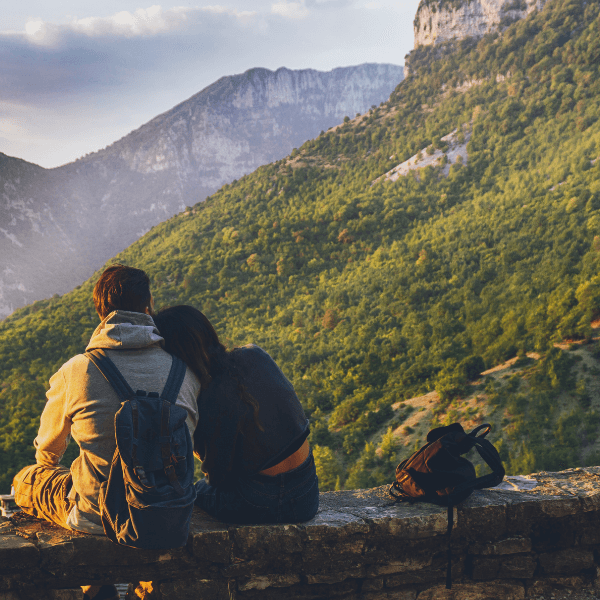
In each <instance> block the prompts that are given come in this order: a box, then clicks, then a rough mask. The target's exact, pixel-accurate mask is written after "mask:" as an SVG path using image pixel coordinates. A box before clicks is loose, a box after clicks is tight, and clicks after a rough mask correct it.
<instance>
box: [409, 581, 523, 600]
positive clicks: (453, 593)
mask: <svg viewBox="0 0 600 600" xmlns="http://www.w3.org/2000/svg"><path fill="white" fill-rule="evenodd" d="M522 598H525V587H524V586H523V584H521V583H520V582H518V581H514V582H508V581H486V582H482V583H458V584H453V585H452V589H451V590H447V589H446V588H445V586H436V587H433V588H431V589H429V590H425V591H423V592H421V593H420V594H419V595H418V596H417V600H521V599H522Z"/></svg>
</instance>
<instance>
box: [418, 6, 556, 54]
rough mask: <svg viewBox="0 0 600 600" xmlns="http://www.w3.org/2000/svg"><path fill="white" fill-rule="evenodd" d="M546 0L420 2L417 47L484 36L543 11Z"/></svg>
mask: <svg viewBox="0 0 600 600" xmlns="http://www.w3.org/2000/svg"><path fill="white" fill-rule="evenodd" d="M546 1H547V0H421V3H420V4H419V8H418V9H417V15H416V16H415V20H414V28H415V47H417V46H428V45H432V44H439V43H441V42H447V41H449V40H451V39H453V38H454V39H463V38H466V37H481V36H483V35H485V34H486V33H490V32H492V31H496V30H497V29H498V28H502V27H503V26H505V25H508V24H510V23H512V22H514V21H517V20H519V19H522V18H523V17H526V16H527V15H528V14H530V13H531V12H533V11H534V10H536V9H537V10H541V9H542V8H543V7H544V4H545V3H546Z"/></svg>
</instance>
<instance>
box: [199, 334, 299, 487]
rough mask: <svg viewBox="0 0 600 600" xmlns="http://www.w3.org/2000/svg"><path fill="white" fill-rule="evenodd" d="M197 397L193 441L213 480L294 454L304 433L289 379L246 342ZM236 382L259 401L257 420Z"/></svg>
mask: <svg viewBox="0 0 600 600" xmlns="http://www.w3.org/2000/svg"><path fill="white" fill-rule="evenodd" d="M226 362H227V363H229V366H228V367H227V366H225V367H224V368H223V367H222V368H220V369H219V370H218V371H217V372H213V380H212V381H211V383H210V384H209V385H208V386H207V387H206V388H204V389H203V390H202V392H201V394H200V397H199V399H198V410H199V413H200V422H199V424H198V427H197V429H196V435H195V446H196V449H197V451H198V452H199V453H200V455H201V456H202V458H203V464H202V468H203V471H204V472H205V473H207V475H208V477H209V481H210V483H211V485H220V484H223V483H225V482H226V480H227V479H229V478H230V477H232V476H233V477H238V476H239V475H240V474H253V473H258V472H259V471H262V470H264V469H267V468H269V467H272V466H273V465H276V464H277V463H279V462H280V461H282V460H283V459H285V458H287V457H288V456H290V455H291V454H293V453H294V452H295V451H296V450H298V448H300V446H302V444H303V442H304V440H305V439H306V437H307V436H308V433H309V428H308V420H307V418H306V416H305V414H304V410H303V409H302V406H301V404H300V401H299V400H298V396H297V395H296V392H295V391H294V387H293V386H292V384H291V383H290V381H289V380H288V379H287V378H286V377H285V375H284V374H283V373H282V371H281V369H280V368H279V367H278V366H277V364H276V363H275V361H274V360H273V359H272V358H271V357H270V356H269V354H268V353H267V352H265V351H264V350H263V349H262V348H259V347H258V346H256V345H254V344H249V345H248V346H244V347H242V348H236V349H234V350H233V351H231V352H229V353H228V354H227V356H226ZM240 384H241V385H243V386H244V387H245V389H246V391H247V392H248V393H249V394H250V395H251V396H252V397H253V398H254V400H255V401H256V402H257V403H258V407H259V409H258V414H257V417H258V419H257V420H258V423H259V424H260V426H261V428H260V429H259V427H258V426H257V424H256V422H255V419H254V414H253V410H252V408H251V407H250V406H249V405H248V404H247V403H245V402H243V400H242V398H241V394H240V387H239V386H240Z"/></svg>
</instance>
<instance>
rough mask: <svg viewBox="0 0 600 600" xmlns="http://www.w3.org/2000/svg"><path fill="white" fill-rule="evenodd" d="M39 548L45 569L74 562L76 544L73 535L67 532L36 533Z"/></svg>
mask: <svg viewBox="0 0 600 600" xmlns="http://www.w3.org/2000/svg"><path fill="white" fill-rule="evenodd" d="M36 537H37V540H38V544H37V546H38V548H39V550H40V555H41V559H42V562H41V564H42V566H43V567H44V568H45V569H49V568H55V567H57V566H60V565H66V564H69V563H72V562H74V557H75V545H74V544H73V542H72V541H71V537H70V536H69V535H66V531H65V534H57V533H53V532H44V531H39V532H37V534H36Z"/></svg>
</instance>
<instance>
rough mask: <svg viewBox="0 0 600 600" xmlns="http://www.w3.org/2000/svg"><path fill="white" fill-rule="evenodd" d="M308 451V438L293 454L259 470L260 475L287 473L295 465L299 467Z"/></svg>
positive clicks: (272, 475)
mask: <svg viewBox="0 0 600 600" xmlns="http://www.w3.org/2000/svg"><path fill="white" fill-rule="evenodd" d="M308 453H309V447H308V440H304V443H303V444H302V446H300V448H298V450H296V452H294V454H292V455H291V456H288V457H287V458H284V459H283V460H282V461H281V462H280V463H277V464H276V465H273V466H272V467H269V468H268V469H265V470H264V471H259V472H260V474H261V475H268V476H269V477H274V476H275V475H281V473H287V472H288V471H291V470H292V469H295V468H296V467H299V466H300V465H301V464H302V463H303V462H304V461H305V460H306V459H307V458H308Z"/></svg>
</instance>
